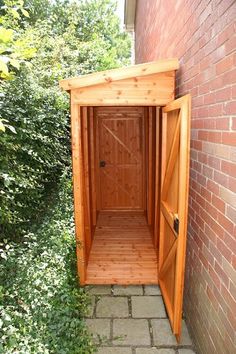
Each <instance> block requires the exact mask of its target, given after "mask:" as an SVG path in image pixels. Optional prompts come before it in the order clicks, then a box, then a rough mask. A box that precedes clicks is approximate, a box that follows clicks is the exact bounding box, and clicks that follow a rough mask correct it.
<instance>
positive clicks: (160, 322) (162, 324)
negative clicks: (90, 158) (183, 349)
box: [151, 319, 192, 346]
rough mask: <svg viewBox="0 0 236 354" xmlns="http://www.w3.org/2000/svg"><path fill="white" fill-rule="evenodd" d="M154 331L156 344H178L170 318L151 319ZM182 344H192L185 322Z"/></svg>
mask: <svg viewBox="0 0 236 354" xmlns="http://www.w3.org/2000/svg"><path fill="white" fill-rule="evenodd" d="M151 326H152V331H153V344H154V345H157V346H158V345H175V346H178V343H177V341H176V338H175V336H174V335H173V333H172V331H171V327H170V322H169V320H168V319H154V320H151ZM179 344H180V345H192V341H191V339H190V336H189V333H188V329H187V327H186V324H185V322H184V321H183V322H182V335H181V341H180V343H179Z"/></svg>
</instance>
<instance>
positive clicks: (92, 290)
mask: <svg viewBox="0 0 236 354" xmlns="http://www.w3.org/2000/svg"><path fill="white" fill-rule="evenodd" d="M86 290H87V291H88V293H89V294H91V295H110V294H111V286H110V285H89V286H86Z"/></svg>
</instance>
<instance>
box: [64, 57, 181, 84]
mask: <svg viewBox="0 0 236 354" xmlns="http://www.w3.org/2000/svg"><path fill="white" fill-rule="evenodd" d="M178 68H179V61H178V59H176V58H173V59H161V60H158V61H153V62H150V63H144V64H137V65H133V66H128V67H123V68H119V69H113V70H106V71H100V72H96V73H93V74H88V75H83V76H78V77H74V78H69V79H64V80H61V81H60V82H59V85H60V87H61V88H62V89H64V90H66V91H71V90H74V89H77V88H81V87H84V88H85V87H91V86H96V85H101V84H106V83H107V84H109V83H111V82H114V81H119V80H124V79H129V78H133V77H144V76H148V75H153V74H158V73H163V72H168V71H173V70H177V69H178Z"/></svg>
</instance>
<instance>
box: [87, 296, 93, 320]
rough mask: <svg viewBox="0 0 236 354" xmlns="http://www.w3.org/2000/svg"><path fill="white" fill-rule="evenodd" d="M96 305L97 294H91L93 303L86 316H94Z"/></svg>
mask: <svg viewBox="0 0 236 354" xmlns="http://www.w3.org/2000/svg"><path fill="white" fill-rule="evenodd" d="M94 307H95V296H91V303H90V304H89V307H88V312H87V315H86V316H85V317H86V318H88V317H92V316H93V313H94Z"/></svg>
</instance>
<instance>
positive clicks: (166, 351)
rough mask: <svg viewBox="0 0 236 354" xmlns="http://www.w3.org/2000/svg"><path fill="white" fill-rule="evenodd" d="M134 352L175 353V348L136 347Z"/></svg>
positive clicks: (142, 353)
mask: <svg viewBox="0 0 236 354" xmlns="http://www.w3.org/2000/svg"><path fill="white" fill-rule="evenodd" d="M135 354H175V350H174V349H157V348H137V349H136V352H135Z"/></svg>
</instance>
